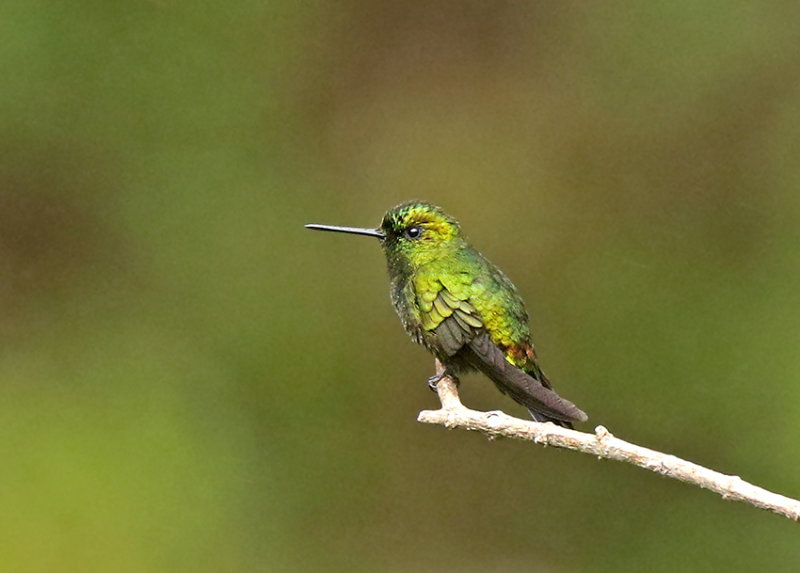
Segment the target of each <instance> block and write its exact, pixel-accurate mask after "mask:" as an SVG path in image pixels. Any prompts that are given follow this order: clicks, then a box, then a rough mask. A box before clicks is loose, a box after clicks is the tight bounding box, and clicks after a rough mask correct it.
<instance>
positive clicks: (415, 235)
mask: <svg viewBox="0 0 800 573" xmlns="http://www.w3.org/2000/svg"><path fill="white" fill-rule="evenodd" d="M420 235H422V227H418V226H416V225H415V226H413V227H409V228H408V229H406V237H408V238H409V239H419V237H420Z"/></svg>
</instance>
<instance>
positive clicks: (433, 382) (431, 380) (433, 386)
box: [428, 373, 445, 392]
mask: <svg viewBox="0 0 800 573" xmlns="http://www.w3.org/2000/svg"><path fill="white" fill-rule="evenodd" d="M444 377H445V374H444V373H442V374H436V375H434V376H431V377H430V378H428V388H430V389H431V390H432V391H433V392H436V385H437V384H438V383H439V381H440V380H441V379H442V378H444Z"/></svg>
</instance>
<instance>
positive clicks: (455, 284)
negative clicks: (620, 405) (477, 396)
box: [306, 201, 588, 427]
mask: <svg viewBox="0 0 800 573" xmlns="http://www.w3.org/2000/svg"><path fill="white" fill-rule="evenodd" d="M306 228H308V229H316V230H320V231H335V232H338V233H351V234H356V235H365V236H368V237H374V238H376V239H378V241H380V244H381V247H382V248H383V252H384V254H385V255H386V263H387V267H388V271H389V279H390V283H391V287H390V288H391V290H390V293H391V299H392V304H393V305H394V309H395V311H396V312H397V315H398V316H399V317H400V320H401V322H402V323H403V327H404V328H405V330H406V332H407V333H408V334H409V335H410V336H411V338H412V339H413V340H414V341H415V342H417V343H419V344H421V345H422V346H424V347H425V348H426V349H427V350H428V351H430V352H431V353H432V354H433V355H434V356H435V357H436V358H438V359H439V361H440V362H441V363H442V364H443V365H444V374H441V375H439V376H432V377H431V378H430V379H429V381H428V383H429V385H430V386H431V388H433V389H435V385H436V382H438V381H439V380H441V378H442V377H444V376H450V377H452V378H454V379H455V380H456V382H458V378H457V376H458V375H459V374H461V373H465V372H470V371H475V370H477V371H480V372H482V373H483V374H485V375H486V376H487V377H488V378H489V379H490V380H491V381H492V382H494V384H495V386H497V388H498V389H499V390H500V392H502V393H503V394H507V395H508V396H510V397H511V398H512V399H513V400H514V401H516V402H517V403H519V404H521V405H522V406H524V407H525V408H527V409H528V411H529V412H530V414H531V416H533V419H534V420H536V421H537V422H553V423H555V424H558V425H561V426H565V427H572V422H583V421H586V420H587V419H588V417H587V416H586V414H585V413H584V412H583V411H581V410H580V409H579V408H578V407H577V406H575V405H574V404H573V403H572V402H569V401H568V400H565V399H564V398H562V397H561V396H559V395H558V394H556V392H555V391H554V390H553V389H552V385H551V384H550V380H548V379H547V377H546V376H545V375H544V372H542V369H541V368H540V367H539V363H538V361H537V358H536V352H535V350H534V347H533V342H532V341H531V332H530V328H529V326H528V313H527V311H526V310H525V303H524V302H523V300H522V297H520V295H519V293H518V292H517V288H516V287H515V286H514V284H513V283H512V282H511V280H510V279H509V278H508V277H507V276H506V275H505V274H504V273H503V271H501V270H500V269H499V268H498V267H497V266H495V265H494V264H492V263H491V262H490V261H489V260H488V259H487V258H486V257H484V256H483V255H481V254H480V253H479V252H478V251H477V250H476V249H475V248H474V247H472V245H471V244H470V243H469V241H468V240H467V238H466V236H465V235H464V233H463V232H462V231H461V225H460V224H459V223H458V221H456V220H455V219H454V218H452V217H451V216H449V215H447V214H446V213H445V212H444V211H442V209H441V208H440V207H437V206H435V205H432V204H430V203H426V202H422V201H410V202H406V203H402V204H400V205H398V206H397V207H394V208H393V209H391V210H389V211H388V212H387V213H386V214H385V215H384V216H383V220H382V221H381V224H380V226H379V227H378V228H377V229H364V228H358V227H337V226H332V225H316V224H314V225H306Z"/></svg>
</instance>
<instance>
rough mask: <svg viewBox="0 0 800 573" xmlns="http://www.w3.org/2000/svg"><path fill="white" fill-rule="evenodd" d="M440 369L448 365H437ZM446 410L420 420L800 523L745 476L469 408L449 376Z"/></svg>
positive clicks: (442, 387)
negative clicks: (702, 492)
mask: <svg viewBox="0 0 800 573" xmlns="http://www.w3.org/2000/svg"><path fill="white" fill-rule="evenodd" d="M436 370H437V373H443V371H444V370H443V368H442V367H441V365H440V364H439V363H438V361H437V364H436ZM436 390H437V393H438V394H439V400H440V401H441V403H442V408H441V409H439V410H423V411H422V412H420V413H419V417H418V418H417V420H418V421H420V422H424V423H426V424H439V425H442V426H445V427H446V428H462V429H465V430H477V431H479V432H483V433H484V434H486V435H487V436H489V437H490V438H494V437H501V436H502V437H506V438H515V439H519V440H528V441H531V442H534V443H537V444H544V445H548V446H555V447H557V448H566V449H569V450H575V451H578V452H583V453H586V454H591V455H593V456H597V457H598V458H605V459H609V460H618V461H621V462H628V463H629V464H633V465H636V466H639V467H640V468H644V469H647V470H650V471H653V472H657V473H660V474H662V475H665V476H667V477H671V478H674V479H677V480H681V481H684V482H687V483H690V484H693V485H696V486H698V487H701V488H705V489H709V490H711V491H714V492H717V493H718V494H720V495H721V496H722V498H723V499H729V500H736V501H742V502H744V503H749V504H750V505H753V506H755V507H759V508H761V509H767V510H769V511H774V512H775V513H779V514H781V515H783V516H785V517H788V518H789V519H792V520H794V521H800V501H798V500H796V499H792V498H789V497H785V496H782V495H779V494H777V493H772V492H771V491H768V490H766V489H763V488H760V487H758V486H755V485H753V484H751V483H748V482H746V481H744V480H743V479H741V478H740V477H739V476H731V475H725V474H721V473H719V472H715V471H713V470H710V469H708V468H704V467H703V466H699V465H697V464H694V463H692V462H688V461H686V460H682V459H681V458H678V457H675V456H673V455H669V454H664V453H662V452H658V451H656V450H651V449H648V448H643V447H641V446H637V445H636V444H632V443H630V442H626V441H623V440H620V439H619V438H615V437H614V436H613V435H612V434H611V433H610V432H609V431H608V430H607V429H605V428H604V427H603V426H597V428H595V433H594V434H586V433H583V432H577V431H575V430H569V429H567V428H562V427H561V426H556V425H555V424H549V423H546V424H542V423H538V422H533V421H527V420H520V419H519V418H514V417H512V416H508V415H507V414H504V413H502V412H499V411H498V412H478V411H476V410H470V409H469V408H467V407H465V406H464V405H463V404H462V403H461V400H460V398H459V397H458V388H457V386H456V384H455V382H454V381H453V379H452V378H449V377H447V376H444V377H443V378H442V379H441V380H440V381H439V383H438V384H437V386H436Z"/></svg>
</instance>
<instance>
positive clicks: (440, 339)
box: [416, 281, 483, 356]
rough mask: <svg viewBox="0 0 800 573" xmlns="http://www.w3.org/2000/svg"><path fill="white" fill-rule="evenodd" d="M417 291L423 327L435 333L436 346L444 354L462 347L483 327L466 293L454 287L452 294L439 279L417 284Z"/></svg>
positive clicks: (447, 354)
mask: <svg viewBox="0 0 800 573" xmlns="http://www.w3.org/2000/svg"><path fill="white" fill-rule="evenodd" d="M416 290H417V304H418V306H419V310H420V319H421V321H422V328H424V329H425V330H427V331H429V332H432V333H433V334H434V335H435V336H436V341H437V345H438V346H439V347H440V348H441V350H442V352H443V353H444V354H445V355H446V356H452V355H454V354H455V353H456V352H458V351H459V350H461V348H463V347H464V346H465V345H467V344H468V343H469V342H470V341H471V340H472V339H473V338H475V336H476V334H477V332H478V330H479V329H481V328H483V322H482V321H481V319H480V317H479V316H478V311H477V310H475V307H474V306H472V305H471V304H470V303H469V302H468V301H467V300H466V299H467V294H466V293H465V292H463V291H462V292H459V289H454V290H455V291H456V292H457V293H458V294H454V292H453V291H451V290H450V289H448V288H446V287H445V286H444V285H443V284H442V283H441V282H440V281H430V282H428V283H425V284H418V285H417V289H416ZM462 297H463V298H462Z"/></svg>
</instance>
